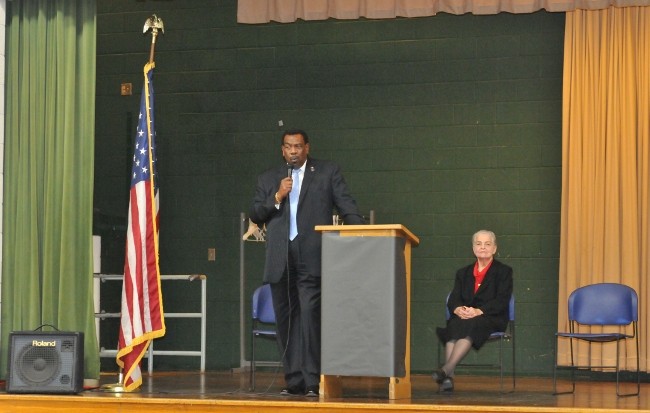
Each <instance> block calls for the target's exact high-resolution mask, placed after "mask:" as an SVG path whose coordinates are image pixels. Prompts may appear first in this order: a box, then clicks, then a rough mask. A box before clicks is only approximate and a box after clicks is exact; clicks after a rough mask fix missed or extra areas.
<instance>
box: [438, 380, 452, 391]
mask: <svg viewBox="0 0 650 413" xmlns="http://www.w3.org/2000/svg"><path fill="white" fill-rule="evenodd" d="M440 391H441V392H452V391H454V379H453V378H451V377H445V379H444V380H443V381H442V383H440Z"/></svg>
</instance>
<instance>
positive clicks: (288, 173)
mask: <svg viewBox="0 0 650 413" xmlns="http://www.w3.org/2000/svg"><path fill="white" fill-rule="evenodd" d="M292 173H293V164H291V163H289V162H287V178H291V174H292Z"/></svg>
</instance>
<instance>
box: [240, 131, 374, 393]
mask: <svg viewBox="0 0 650 413" xmlns="http://www.w3.org/2000/svg"><path fill="white" fill-rule="evenodd" d="M281 148H282V156H283V157H284V160H285V161H286V164H283V165H281V166H279V167H276V168H272V169H270V170H268V171H266V172H264V173H262V174H261V175H260V176H259V177H258V179H257V188H256V190H255V196H254V198H253V206H252V208H251V211H250V218H251V220H252V221H253V222H255V223H256V224H257V225H259V226H262V225H264V224H265V225H266V241H267V245H266V264H265V267H264V282H265V283H270V284H271V293H272V295H273V308H274V310H275V316H276V323H277V328H278V341H279V344H280V346H281V348H282V351H283V359H282V361H283V364H284V376H285V381H286V388H285V389H283V390H282V392H281V394H284V395H303V394H304V395H307V396H309V397H318V393H319V382H320V342H321V341H320V338H321V331H320V328H321V325H320V322H321V318H320V317H321V311H320V304H321V234H320V233H317V232H316V231H315V230H314V227H315V226H316V225H331V224H332V215H333V213H334V208H336V210H337V211H338V214H339V215H340V216H342V217H343V220H344V222H345V223H346V224H363V223H364V220H363V217H362V216H361V215H360V214H359V212H358V209H357V205H356V202H355V201H354V199H353V198H352V196H351V195H350V193H349V191H348V187H347V184H346V183H345V179H344V178H343V176H342V175H341V170H340V168H339V166H338V165H336V164H335V163H333V162H329V161H321V160H317V159H313V158H310V157H309V156H308V155H309V138H308V136H307V134H306V133H305V132H304V131H302V130H289V131H286V132H285V133H284V134H283V136H282V146H281ZM292 191H293V192H292ZM292 212H293V213H292Z"/></svg>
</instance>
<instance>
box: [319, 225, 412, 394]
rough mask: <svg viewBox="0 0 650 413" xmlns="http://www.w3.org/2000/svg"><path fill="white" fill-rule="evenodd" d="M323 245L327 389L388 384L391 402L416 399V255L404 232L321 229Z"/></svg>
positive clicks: (354, 227)
mask: <svg viewBox="0 0 650 413" xmlns="http://www.w3.org/2000/svg"><path fill="white" fill-rule="evenodd" d="M315 229H316V231H319V232H321V233H322V237H323V264H322V265H323V272H322V296H321V303H322V309H321V311H322V344H321V383H320V393H321V396H323V397H333V398H337V397H341V396H342V393H343V391H342V390H343V389H342V384H341V377H346V376H353V377H355V376H356V377H388V378H389V384H388V398H389V399H404V398H410V397H411V373H410V369H411V353H410V347H411V326H410V324H411V323H410V320H411V248H412V247H415V246H417V245H418V244H419V242H420V240H419V239H418V238H417V237H416V236H415V235H413V234H412V233H411V232H410V231H409V230H408V229H407V228H406V227H404V226H403V225H400V224H385V225H319V226H316V228H315Z"/></svg>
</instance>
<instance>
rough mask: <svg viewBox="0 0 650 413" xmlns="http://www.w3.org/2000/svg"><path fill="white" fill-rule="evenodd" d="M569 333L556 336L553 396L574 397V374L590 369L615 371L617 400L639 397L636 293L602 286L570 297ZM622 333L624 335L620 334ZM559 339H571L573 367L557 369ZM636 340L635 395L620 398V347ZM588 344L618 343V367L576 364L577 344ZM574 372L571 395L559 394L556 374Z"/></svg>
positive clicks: (611, 285)
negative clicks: (629, 330)
mask: <svg viewBox="0 0 650 413" xmlns="http://www.w3.org/2000/svg"><path fill="white" fill-rule="evenodd" d="M568 307H569V308H568V310H569V331H568V332H557V333H555V336H556V339H555V366H554V368H553V394H571V393H573V392H575V388H576V382H575V371H576V370H591V369H616V394H617V395H618V396H636V395H638V394H639V390H640V386H641V384H640V383H641V374H640V371H639V333H638V330H637V321H638V298H637V294H636V291H634V289H632V288H630V287H628V286H626V285H623V284H616V283H599V284H592V285H587V286H584V287H580V288H578V289H576V290H575V291H573V292H572V293H571V295H570V296H569V302H568ZM579 325H583V326H589V327H597V329H598V330H600V331H601V332H598V333H580V332H578V327H579ZM630 325H631V327H632V334H627V333H626V332H625V331H626V330H627V329H626V327H629V326H630ZM621 331H623V332H621ZM560 338H568V339H569V345H570V348H571V364H569V365H558V360H557V359H558V354H557V353H558V342H559V340H560ZM628 339H634V342H635V347H636V393H627V394H621V393H620V390H619V385H620V366H619V358H620V357H619V356H620V343H621V342H625V341H626V340H628ZM578 341H585V342H587V343H589V354H591V345H592V344H594V343H599V344H604V343H611V342H616V365H608V366H592V365H591V363H589V365H587V366H579V365H576V364H575V361H574V349H573V344H574V342H578ZM560 368H564V369H571V384H572V388H571V391H566V392H558V391H557V370H558V369H560Z"/></svg>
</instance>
